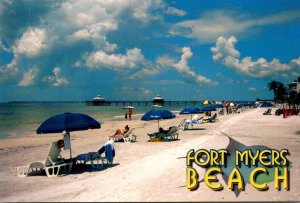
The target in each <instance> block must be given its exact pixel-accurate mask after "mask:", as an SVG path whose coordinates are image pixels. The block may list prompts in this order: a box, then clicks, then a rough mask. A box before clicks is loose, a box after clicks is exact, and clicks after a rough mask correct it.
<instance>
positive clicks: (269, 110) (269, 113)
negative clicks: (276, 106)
mask: <svg viewBox="0 0 300 203" xmlns="http://www.w3.org/2000/svg"><path fill="white" fill-rule="evenodd" d="M271 111H272V108H268V110H267V111H265V112H264V113H263V115H272V114H271Z"/></svg>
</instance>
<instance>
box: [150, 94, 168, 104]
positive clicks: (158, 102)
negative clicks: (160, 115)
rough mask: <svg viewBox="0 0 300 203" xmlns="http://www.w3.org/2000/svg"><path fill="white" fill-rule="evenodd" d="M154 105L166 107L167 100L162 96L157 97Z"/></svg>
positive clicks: (154, 99) (153, 101)
mask: <svg viewBox="0 0 300 203" xmlns="http://www.w3.org/2000/svg"><path fill="white" fill-rule="evenodd" d="M152 103H153V105H160V106H164V104H165V100H164V99H163V98H162V97H161V96H159V95H157V96H156V97H154V98H153V100H152Z"/></svg>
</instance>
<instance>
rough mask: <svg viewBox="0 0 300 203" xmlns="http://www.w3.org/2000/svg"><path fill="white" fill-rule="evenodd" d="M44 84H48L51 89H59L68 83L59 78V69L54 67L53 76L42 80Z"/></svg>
mask: <svg viewBox="0 0 300 203" xmlns="http://www.w3.org/2000/svg"><path fill="white" fill-rule="evenodd" d="M44 81H45V82H48V83H49V84H50V85H51V86H53V87H60V86H65V85H68V84H69V81H68V80H67V79H66V78H64V77H62V76H61V69H60V68H59V67H55V68H54V69H53V75H52V76H48V77H45V78H44Z"/></svg>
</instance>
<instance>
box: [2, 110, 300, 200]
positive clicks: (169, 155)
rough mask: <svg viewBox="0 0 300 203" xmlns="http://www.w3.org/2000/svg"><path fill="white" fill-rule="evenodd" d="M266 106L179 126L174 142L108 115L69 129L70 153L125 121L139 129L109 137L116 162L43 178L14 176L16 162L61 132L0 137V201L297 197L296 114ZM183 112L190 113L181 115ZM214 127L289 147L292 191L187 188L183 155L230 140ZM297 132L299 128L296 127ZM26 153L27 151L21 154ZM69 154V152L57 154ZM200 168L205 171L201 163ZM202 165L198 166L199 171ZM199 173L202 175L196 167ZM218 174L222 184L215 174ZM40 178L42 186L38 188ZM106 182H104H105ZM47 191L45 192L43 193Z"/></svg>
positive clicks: (90, 147)
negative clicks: (126, 138) (270, 111)
mask: <svg viewBox="0 0 300 203" xmlns="http://www.w3.org/2000/svg"><path fill="white" fill-rule="evenodd" d="M264 111H265V109H263V108H262V109H250V110H247V111H245V112H244V113H240V114H231V115H224V116H220V117H219V118H220V122H216V123H206V124H203V125H201V126H199V127H196V126H195V129H193V130H192V129H191V130H186V131H180V133H179V139H180V140H178V141H174V142H157V143H151V142H148V139H149V137H148V136H147V133H150V132H153V131H155V130H157V122H155V121H146V122H145V121H140V120H131V121H112V122H107V123H106V124H105V125H103V126H102V128H101V129H94V130H87V131H76V132H72V133H71V139H72V141H71V143H72V152H73V154H74V156H76V155H77V154H81V153H86V152H89V151H95V150H97V149H99V147H100V146H101V145H102V144H103V143H105V142H106V140H107V136H108V135H110V134H111V133H113V132H114V130H115V129H116V128H122V127H124V125H125V124H127V123H130V125H131V127H135V128H136V129H135V131H134V133H135V134H136V135H137V142H135V143H129V144H127V143H122V142H121V143H119V142H116V143H115V148H116V157H115V160H114V163H115V164H116V165H115V166H114V167H111V168H107V169H105V170H100V171H94V170H89V169H87V171H83V172H82V173H75V174H74V173H71V174H69V175H67V176H60V177H56V178H48V177H46V176H33V177H26V178H19V177H17V176H16V173H15V171H14V167H15V166H19V165H26V164H28V163H30V162H32V161H36V160H43V159H44V156H45V153H46V151H47V147H48V146H49V144H50V143H51V142H53V141H56V140H58V139H61V137H62V136H61V134H59V133H58V134H48V135H43V136H40V135H31V136H28V137H26V138H25V137H18V138H13V139H5V140H1V141H3V142H0V149H1V150H0V160H1V162H2V163H5V164H3V165H1V166H0V168H1V170H0V171H1V173H0V185H1V186H0V188H1V190H0V200H1V201H212V200H214V201H216V200H217V201H235V200H238V201H243V200H248V201H249V200H251V201H253V200H260V201H270V200H273V201H278V200H285V201H287V200H294V201H295V200H299V199H300V193H299V192H298V191H299V188H300V171H299V166H300V162H299V160H298V157H299V156H300V125H299V124H300V117H299V116H292V117H289V118H287V119H283V118H282V116H281V117H278V116H275V115H271V116H263V115H262V112H264ZM184 117H185V116H178V117H176V118H175V119H170V120H162V121H161V122H160V124H161V126H162V127H164V128H166V127H168V126H171V125H176V124H178V123H179V122H180V120H181V119H182V118H184ZM186 118H189V115H188V116H186ZM220 131H222V132H224V133H225V134H227V135H228V136H230V137H231V138H233V139H236V140H237V141H239V142H241V143H243V144H245V145H248V146H250V145H265V146H268V147H271V148H276V149H282V148H288V149H289V151H290V153H291V155H290V156H289V159H290V160H291V161H292V166H293V167H292V169H291V187H290V191H285V190H283V191H280V192H279V191H276V190H274V189H273V186H272V184H273V183H270V188H271V189H270V190H269V191H267V192H261V191H257V190H255V189H253V188H252V187H250V186H249V184H248V185H247V186H246V191H244V192H242V193H241V194H240V195H239V197H235V195H234V193H233V192H232V191H230V190H228V189H227V188H225V189H224V190H223V191H220V192H214V191H212V190H211V189H209V188H207V187H206V186H205V185H203V184H201V185H200V188H199V189H198V190H195V191H193V192H192V191H189V190H187V189H186V188H185V178H186V177H185V170H186V166H185V160H184V159H178V157H182V156H185V155H186V153H187V151H188V150H189V149H199V148H205V149H210V148H213V149H220V148H224V147H226V146H227V144H228V139H227V138H226V137H225V136H223V135H222V134H221V133H220ZM297 132H299V135H298V134H297ZM24 155H25V156H24ZM62 155H63V157H67V156H68V151H64V152H63V153H62ZM201 171H203V170H201ZM201 171H200V172H201ZM200 175H203V173H202V172H201V173H200ZM218 178H219V181H220V182H221V183H222V184H225V186H226V183H224V181H223V180H222V178H221V177H220V176H218ZM40 184H42V185H43V187H40ZM107 185H109V187H107ZM49 191H51V192H49Z"/></svg>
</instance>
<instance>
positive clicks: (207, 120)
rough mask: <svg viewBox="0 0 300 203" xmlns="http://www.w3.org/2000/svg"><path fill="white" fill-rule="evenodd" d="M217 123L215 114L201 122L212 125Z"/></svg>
mask: <svg viewBox="0 0 300 203" xmlns="http://www.w3.org/2000/svg"><path fill="white" fill-rule="evenodd" d="M216 121H217V114H216V113H215V114H214V115H213V116H211V117H209V118H204V119H203V122H204V123H214V122H216Z"/></svg>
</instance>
